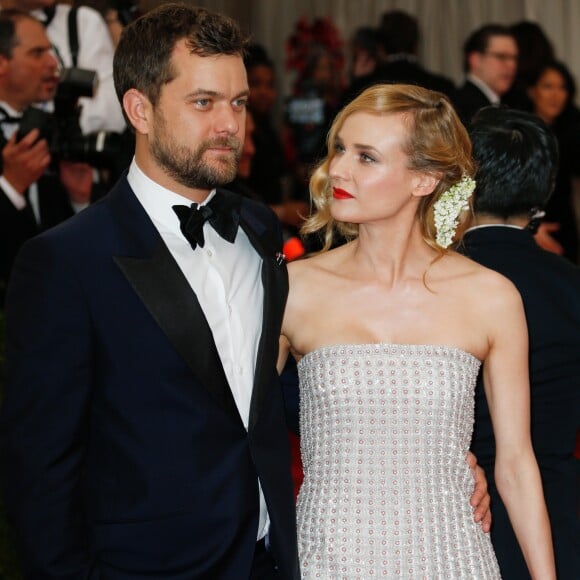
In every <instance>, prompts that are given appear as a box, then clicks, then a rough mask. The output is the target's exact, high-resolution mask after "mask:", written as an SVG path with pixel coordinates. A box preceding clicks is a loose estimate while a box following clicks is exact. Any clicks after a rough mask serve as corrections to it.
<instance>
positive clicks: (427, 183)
mask: <svg viewBox="0 0 580 580" xmlns="http://www.w3.org/2000/svg"><path fill="white" fill-rule="evenodd" d="M440 181H441V175H436V174H433V173H417V176H416V181H415V183H414V186H413V191H412V192H411V195H413V196H414V197H424V196H426V195H430V194H432V193H433V191H435V188H436V187H437V186H438V185H439V182H440Z"/></svg>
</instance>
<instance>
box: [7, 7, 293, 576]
mask: <svg viewBox="0 0 580 580" xmlns="http://www.w3.org/2000/svg"><path fill="white" fill-rule="evenodd" d="M245 44H246V39H245V38H244V36H243V35H242V34H241V32H240V30H239V28H238V26H237V25H236V24H235V23H234V22H233V21H231V20H230V19H228V18H226V17H224V16H221V15H217V14H213V13H210V12H208V11H205V10H203V9H199V8H194V7H191V6H186V5H178V4H164V5H162V6H161V7H159V8H157V9H154V10H152V11H150V12H148V13H147V14H146V15H145V16H143V17H142V18H140V19H138V20H136V21H134V22H133V23H131V24H130V25H129V26H128V27H127V28H126V29H125V31H124V33H123V37H122V39H121V41H120V44H119V46H118V48H117V52H116V55H115V61H114V77H115V86H116V91H117V94H118V96H119V98H120V100H121V101H122V104H123V108H124V113H125V115H126V118H127V121H128V122H129V123H130V125H131V126H132V127H133V128H134V131H135V134H136V151H135V157H134V160H133V162H132V164H131V166H130V168H129V171H128V173H127V174H126V175H125V176H123V177H122V178H121V180H120V181H119V183H118V184H117V185H116V186H115V187H114V188H113V190H112V191H111V192H110V193H109V194H108V195H107V196H106V197H105V198H104V199H103V200H101V201H100V202H97V203H95V204H93V205H91V206H90V207H89V208H87V209H86V210H85V211H83V212H82V213H80V214H79V215H77V216H76V217H75V218H74V219H72V220H69V221H67V222H66V223H65V224H62V225H60V226H59V227H57V228H54V229H52V230H50V231H48V232H45V233H43V234H41V235H40V236H37V237H35V238H34V239H32V240H31V241H29V242H28V243H26V244H25V246H24V247H23V249H22V251H21V253H20V255H19V258H18V259H17V261H16V264H15V267H14V270H13V276H12V281H11V284H10V285H9V289H8V294H7V306H6V342H7V352H6V359H7V363H6V366H7V370H6V374H7V378H6V383H7V385H6V393H5V400H4V402H3V407H2V411H1V416H0V434H1V437H2V440H1V443H2V467H1V471H2V477H3V479H4V488H5V489H4V492H5V505H6V508H7V511H8V515H9V517H10V519H11V521H12V522H13V524H14V528H15V532H16V539H17V542H18V543H19V545H20V546H21V550H22V562H23V565H24V566H25V568H26V573H27V575H28V576H27V577H28V578H71V579H72V578H74V579H77V578H90V579H101V580H130V579H131V580H136V579H142V578H151V579H157V580H192V579H194V578H208V579H218V578H219V579H224V580H228V579H231V580H234V579H235V580H238V579H241V578H265V579H266V578H274V577H276V578H295V577H297V574H298V568H297V555H296V554H297V549H296V531H295V512H294V503H293V495H292V494H293V490H292V482H291V478H290V470H289V465H290V457H289V448H288V438H287V430H286V425H285V420H284V410H283V402H282V393H281V389H280V386H279V382H278V376H277V373H276V366H275V365H276V358H277V351H278V337H279V333H280V325H281V319H282V312H283V308H284V305H285V300H286V295H287V272H286V268H285V265H284V263H283V255H282V254H281V241H282V240H281V236H280V230H279V226H278V222H277V220H276V218H275V216H274V214H273V213H272V212H271V210H270V209H268V208H267V207H266V206H264V205H261V204H258V203H257V202H253V201H251V200H248V199H243V198H241V197H239V196H237V195H234V194H231V193H229V192H228V191H225V190H223V189H220V186H221V185H222V184H226V183H228V182H230V181H231V180H232V179H233V177H234V176H235V173H236V166H237V161H238V158H239V155H240V153H241V147H242V141H243V137H244V123H245V111H246V101H247V98H248V84H247V79H246V72H245V68H244V64H243V60H242V53H243V49H244V46H245ZM218 232H219V233H218Z"/></svg>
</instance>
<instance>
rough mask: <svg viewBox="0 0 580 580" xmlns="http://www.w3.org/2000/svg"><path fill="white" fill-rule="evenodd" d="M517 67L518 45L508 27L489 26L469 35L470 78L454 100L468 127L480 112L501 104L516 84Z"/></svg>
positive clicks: (465, 58)
mask: <svg viewBox="0 0 580 580" xmlns="http://www.w3.org/2000/svg"><path fill="white" fill-rule="evenodd" d="M517 66H518V45H517V43H516V40H515V38H514V36H513V34H512V32H511V31H510V29H509V28H507V27H506V26H502V25H501V24H486V25H485V26H482V27H481V28H478V29H477V30H475V31H473V32H472V33H471V34H470V35H469V37H468V38H467V40H466V41H465V43H464V45H463V69H464V71H465V73H466V75H467V77H466V80H465V83H464V84H463V85H462V86H461V87H460V88H459V89H458V91H457V96H456V101H455V104H456V107H457V112H458V113H459V116H460V117H461V119H462V121H463V122H464V123H465V124H466V125H468V124H469V122H470V121H471V119H472V117H473V115H475V113H477V111H479V109H481V108H483V107H488V106H489V105H499V104H500V103H501V98H502V96H503V95H504V94H505V93H507V92H508V91H509V89H510V88H511V86H512V84H513V82H514V79H515V76H516V72H517Z"/></svg>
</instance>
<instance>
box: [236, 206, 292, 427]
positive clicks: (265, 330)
mask: <svg viewBox="0 0 580 580" xmlns="http://www.w3.org/2000/svg"><path fill="white" fill-rule="evenodd" d="M240 226H241V227H242V229H243V230H244V232H245V233H246V235H247V236H248V238H249V240H250V242H251V243H252V245H253V246H254V248H255V250H256V251H257V252H258V254H259V255H260V256H261V257H262V284H263V287H264V307H263V322H262V335H261V337H260V342H259V347H258V355H257V360H256V373H255V377H254V388H253V391H252V400H251V405H250V419H249V429H252V428H253V427H254V425H255V424H256V422H257V420H258V417H259V414H260V411H261V410H262V408H263V406H264V403H265V402H266V401H267V399H268V395H269V389H270V388H272V369H275V367H276V359H277V356H278V341H279V338H280V327H281V324H282V316H283V313H284V307H285V305H286V297H287V294H288V272H287V269H286V265H285V264H283V263H282V264H279V263H278V261H277V256H276V250H277V248H278V247H279V245H280V244H279V242H278V241H277V239H276V235H275V232H273V231H272V230H271V229H270V228H269V227H266V225H265V224H264V223H262V222H260V221H259V220H258V219H257V218H256V217H255V215H254V214H252V213H250V212H246V211H244V208H243V206H242V214H241V220H240Z"/></svg>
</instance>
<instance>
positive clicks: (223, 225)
mask: <svg viewBox="0 0 580 580" xmlns="http://www.w3.org/2000/svg"><path fill="white" fill-rule="evenodd" d="M240 204H241V198H240V197H238V196H236V195H231V194H224V193H220V192H219V191H218V192H217V193H216V194H215V195H214V196H213V197H212V199H211V200H210V201H209V202H208V203H207V204H206V205H198V204H196V203H192V204H191V207H188V206H186V205H174V206H172V207H173V211H174V212H175V213H176V214H177V217H178V218H179V224H180V227H181V231H182V232H183V235H184V236H185V237H186V239H187V241H188V242H189V243H190V244H191V247H192V248H193V249H194V250H195V248H196V247H197V246H198V245H199V247H200V248H203V246H204V244H205V238H204V236H203V224H204V223H205V222H206V221H208V222H209V223H210V225H211V226H212V227H213V229H214V230H215V231H216V232H217V233H218V234H219V235H220V236H221V237H222V238H224V240H227V241H228V242H230V243H232V244H233V243H234V240H235V239H236V233H237V231H238V225H239V223H240Z"/></svg>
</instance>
